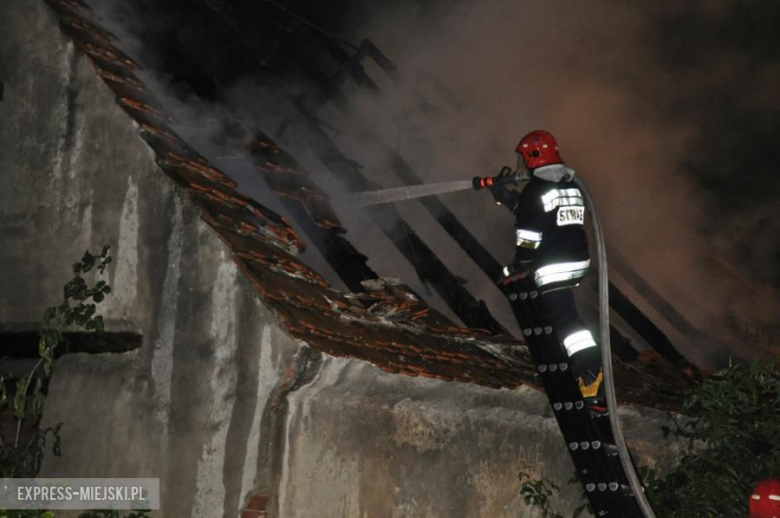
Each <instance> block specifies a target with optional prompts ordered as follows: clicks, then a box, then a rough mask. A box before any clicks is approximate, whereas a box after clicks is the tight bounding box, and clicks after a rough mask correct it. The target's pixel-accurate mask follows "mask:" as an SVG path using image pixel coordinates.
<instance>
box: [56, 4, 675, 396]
mask: <svg viewBox="0 0 780 518" xmlns="http://www.w3.org/2000/svg"><path fill="white" fill-rule="evenodd" d="M47 2H48V3H49V4H50V5H51V6H52V7H53V8H54V9H55V10H56V11H57V12H58V13H59V14H60V16H61V21H60V26H61V28H62V30H63V31H64V32H65V33H66V34H67V35H68V36H69V37H70V38H72V39H73V41H74V42H75V44H76V45H77V47H78V48H79V49H80V50H81V51H82V52H83V53H84V54H85V55H86V56H87V57H88V58H89V59H90V61H91V62H92V63H93V64H94V66H95V69H96V71H97V74H98V75H99V76H100V77H101V78H102V79H103V80H104V82H105V83H106V85H108V87H109V88H111V89H112V90H113V91H114V93H115V94H116V98H117V102H118V104H119V105H120V107H121V108H122V109H123V110H124V111H125V112H126V113H128V115H130V116H131V117H132V118H133V119H134V120H135V121H136V122H137V123H138V124H139V126H140V132H141V137H142V138H143V139H144V140H145V141H146V142H147V143H148V145H149V146H150V147H151V148H152V149H153V150H154V152H155V154H156V160H157V163H158V165H159V166H160V168H161V169H162V171H164V172H165V173H166V175H168V176H169V177H170V178H171V179H172V180H174V181H175V182H176V183H177V184H178V185H180V186H181V187H182V189H183V190H184V191H185V192H186V193H187V195H188V197H189V199H190V201H191V202H192V203H193V204H194V205H195V206H196V207H197V208H198V209H199V211H200V213H201V216H202V219H203V220H204V221H205V222H206V223H207V224H208V225H209V226H211V227H212V228H213V229H214V231H215V232H216V233H217V235H218V236H219V238H220V239H221V240H222V241H223V242H224V243H225V244H226V246H227V247H228V248H229V249H230V250H231V252H232V254H233V260H234V261H235V262H236V264H237V265H238V266H239V268H240V269H241V270H242V272H243V273H244V274H245V275H246V276H247V278H248V279H249V280H250V281H251V282H252V283H253V285H254V286H255V288H256V290H257V292H258V294H259V295H260V296H261V297H262V298H263V300H264V301H265V302H266V303H267V304H268V305H269V306H270V307H271V308H272V309H274V310H275V312H276V314H277V315H278V316H279V317H280V318H281V319H282V320H283V324H284V326H285V327H286V329H287V330H288V332H289V333H290V335H291V336H293V337H294V338H296V339H298V340H300V341H301V342H302V343H305V344H307V345H309V346H311V347H313V348H316V349H318V350H321V351H324V352H326V353H328V354H330V355H333V356H348V357H353V358H358V359H361V360H366V361H369V362H371V363H373V364H374V365H376V366H378V367H379V368H381V369H383V370H386V371H388V372H393V373H402V374H406V375H410V376H425V377H430V378H437V379H442V380H448V381H461V382H473V383H477V384H480V385H484V386H488V387H493V388H501V387H504V388H515V387H517V386H519V385H521V384H523V383H528V384H531V385H533V386H535V387H538V383H537V381H536V378H535V377H534V368H533V364H532V362H531V360H530V358H529V355H528V352H527V350H526V349H525V348H524V347H521V345H522V344H521V343H520V342H518V341H516V340H513V339H511V338H509V337H506V336H504V335H493V334H491V333H490V332H488V331H485V330H480V329H465V328H461V327H458V326H455V325H453V324H452V323H450V322H449V321H447V320H446V319H445V318H444V317H442V316H441V315H440V314H438V313H437V312H435V311H433V310H431V309H430V307H428V305H427V304H426V303H425V302H424V301H422V300H421V299H420V298H419V297H418V296H416V295H415V294H414V293H413V292H411V291H410V290H409V289H408V288H407V287H406V286H404V285H403V284H401V283H400V282H397V281H392V280H387V279H380V278H378V276H376V274H375V273H373V272H372V271H371V270H370V269H368V268H367V266H365V258H364V257H363V256H361V255H360V254H359V252H357V251H356V250H355V249H354V248H353V247H352V246H351V245H350V244H349V243H348V242H347V241H346V239H344V237H343V234H344V233H345V230H344V229H343V228H341V224H340V222H339V221H338V218H337V217H336V215H335V213H334V212H333V210H332V208H331V207H330V205H329V204H328V201H327V196H326V195H324V193H323V192H322V191H321V189H319V188H318V187H317V186H316V184H314V183H313V182H312V181H311V180H310V179H309V178H308V177H307V176H306V175H305V174H304V173H305V172H304V171H303V170H302V169H301V168H300V167H299V166H298V165H297V164H296V163H295V162H294V160H292V158H291V157H290V156H289V155H287V154H286V153H284V152H283V151H282V150H281V149H279V148H278V146H276V145H275V144H274V143H273V141H271V140H270V139H269V138H268V137H266V136H262V137H261V138H260V139H259V140H255V142H254V147H253V149H254V151H255V152H258V151H259V152H260V155H261V158H263V160H262V161H261V162H260V164H259V166H260V167H261V169H262V170H264V171H265V172H266V173H267V176H268V174H271V175H276V176H275V177H274V179H272V180H270V183H271V185H272V188H273V190H274V191H275V192H277V194H279V195H281V196H283V197H286V198H288V199H289V200H291V201H293V202H294V203H297V204H299V211H298V214H299V215H300V216H301V219H303V216H305V217H306V218H308V219H309V221H310V226H309V230H311V231H312V232H311V233H310V235H314V234H316V233H320V237H321V238H322V236H324V235H325V234H322V233H323V232H324V233H326V234H327V235H326V236H325V238H322V239H317V238H314V239H313V242H315V244H316V243H320V244H322V243H325V244H333V243H336V244H337V246H338V247H341V249H343V250H350V253H351V254H353V261H354V263H355V264H357V265H358V266H359V265H360V264H362V265H363V269H362V270H361V273H359V274H357V275H356V276H355V277H354V279H352V280H350V282H349V283H348V284H350V288H351V289H353V291H356V290H354V288H356V287H358V286H359V287H360V288H362V290H361V292H360V293H343V292H340V291H337V290H335V289H333V288H332V287H331V286H330V285H329V284H328V283H327V282H326V281H325V279H323V278H322V276H320V275H319V274H318V273H317V272H315V271H313V270H312V269H311V268H309V267H308V266H306V265H305V264H304V263H303V262H302V261H300V259H299V258H298V253H299V252H300V251H302V250H303V249H304V244H303V242H302V241H301V240H300V238H299V237H298V236H297V234H296V233H295V232H294V230H293V229H292V228H291V226H290V225H289V224H288V223H287V221H285V220H284V219H283V218H282V217H280V216H279V215H278V214H276V213H274V212H273V211H271V210H269V209H267V208H266V207H264V206H262V205H260V204H259V203H257V202H255V201H254V200H252V199H250V198H247V197H245V196H243V195H241V194H239V193H237V192H236V190H235V187H236V183H235V182H234V181H233V180H232V179H230V178H229V177H228V176H227V175H225V174H224V173H223V172H221V171H219V170H218V169H215V168H213V167H211V166H210V165H209V164H208V162H207V161H206V160H205V159H204V158H203V157H202V156H200V155H199V154H198V153H197V152H196V151H195V150H193V149H192V148H191V147H190V146H188V145H187V144H186V143H185V142H183V141H182V140H181V139H180V138H179V137H178V136H177V135H176V134H175V133H174V132H173V131H172V130H171V128H170V126H169V123H170V119H169V118H168V117H167V116H166V115H165V114H164V113H163V111H162V110H161V109H160V107H159V106H158V104H157V103H156V102H155V100H154V97H153V96H152V94H151V93H150V92H149V91H148V90H147V88H146V87H145V86H144V84H143V83H142V82H141V81H139V79H138V78H137V77H136V76H135V75H134V74H133V72H132V71H133V70H135V69H137V68H138V67H139V66H138V64H137V63H135V62H134V61H133V60H132V59H130V58H129V57H127V56H125V55H124V54H122V53H121V52H120V51H119V50H118V49H116V48H115V47H114V45H113V44H114V42H115V41H116V38H115V37H114V36H113V35H111V34H110V33H108V32H107V31H105V30H104V29H102V28H101V27H99V26H97V25H96V23H95V21H94V20H93V19H92V17H91V16H90V11H89V8H88V7H87V6H86V5H85V4H83V3H82V2H81V1H80V0H47ZM285 175H289V176H285ZM274 182H276V183H274ZM292 212H293V213H295V212H294V211H292ZM340 258H343V257H340ZM643 359H644V361H640V362H638V363H635V364H633V365H625V364H623V363H622V362H617V368H616V381H617V383H618V384H619V385H620V386H621V391H620V395H621V396H622V400H623V401H624V402H629V403H640V404H644V405H647V406H655V407H661V408H668V409H677V408H679V402H680V396H681V393H682V391H683V390H682V389H685V388H687V387H689V386H690V378H688V377H686V376H683V375H681V373H680V372H679V370H677V369H674V368H672V367H671V366H670V365H667V364H665V362H664V361H663V360H661V359H660V358H659V357H657V355H653V354H651V353H645V354H644V357H643Z"/></svg>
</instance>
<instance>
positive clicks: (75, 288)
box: [0, 245, 111, 477]
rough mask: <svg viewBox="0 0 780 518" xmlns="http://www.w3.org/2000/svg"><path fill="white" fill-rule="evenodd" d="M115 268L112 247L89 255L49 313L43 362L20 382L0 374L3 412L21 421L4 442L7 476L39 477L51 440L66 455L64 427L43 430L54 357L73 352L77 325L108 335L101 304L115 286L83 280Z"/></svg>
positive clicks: (1, 462)
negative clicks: (71, 332) (70, 340)
mask: <svg viewBox="0 0 780 518" xmlns="http://www.w3.org/2000/svg"><path fill="white" fill-rule="evenodd" d="M110 263H111V256H110V255H109V247H108V245H106V246H104V247H103V250H102V251H101V253H100V255H98V256H95V255H92V254H91V253H90V252H89V251H87V252H85V253H84V256H83V257H82V258H81V261H80V262H78V263H75V264H74V265H73V273H74V275H75V276H74V277H73V279H71V280H70V281H68V283H67V284H65V286H64V288H63V300H62V302H61V303H60V304H59V305H57V306H51V307H48V308H46V310H45V311H44V312H43V323H42V327H41V332H40V338H39V340H38V361H37V362H36V363H35V365H34V366H33V368H32V369H31V370H30V371H29V372H27V373H26V374H24V375H22V376H21V377H19V378H18V379H17V378H15V377H14V376H10V375H3V374H0V410H2V409H4V408H7V407H9V406H10V405H12V406H11V409H12V411H13V412H12V413H13V417H14V419H15V420H16V433H15V434H14V438H13V441H12V442H11V443H10V444H5V443H3V440H2V437H0V472H2V476H3V477H20V476H34V475H35V474H36V473H37V472H38V470H39V469H40V463H41V460H42V451H43V449H44V448H45V446H46V441H47V437H48V436H49V435H52V436H53V437H54V444H53V452H54V454H55V455H59V454H60V440H59V430H60V427H61V426H62V423H60V424H58V425H57V426H55V427H52V428H47V429H45V430H39V429H38V428H39V425H40V421H41V417H42V416H43V402H44V399H45V397H46V390H47V387H48V382H49V379H50V378H51V375H52V371H53V369H54V357H55V354H56V352H57V351H58V350H59V349H61V348H63V347H67V339H66V338H65V335H64V334H63V330H64V329H66V328H68V327H72V326H77V327H82V328H84V329H85V330H87V331H96V332H102V331H103V329H104V325H103V318H102V317H101V316H99V315H96V304H98V303H100V302H101V301H102V300H103V299H104V298H105V296H106V295H108V294H109V293H111V287H110V286H109V285H108V284H107V283H106V282H105V281H102V280H101V281H98V282H97V283H95V285H94V286H91V287H90V286H89V285H88V284H87V282H86V280H85V279H84V278H83V277H82V275H83V274H86V273H88V272H90V271H92V270H93V269H94V270H96V271H97V272H98V274H100V275H102V274H103V273H104V272H105V269H106V268H107V267H108V265H109V264H110ZM9 387H13V388H14V390H13V396H12V398H9ZM26 429H30V430H33V431H32V433H31V437H30V438H29V440H27V441H26V442H25V441H23V439H24V433H23V432H24V431H25V430H26Z"/></svg>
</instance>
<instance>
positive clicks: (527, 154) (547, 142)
mask: <svg viewBox="0 0 780 518" xmlns="http://www.w3.org/2000/svg"><path fill="white" fill-rule="evenodd" d="M516 151H517V152H518V153H519V154H520V156H521V157H523V162H524V163H525V166H526V167H527V168H528V169H529V170H530V169H536V168H537V167H542V166H545V165H550V164H562V163H563V160H562V159H561V154H560V153H559V152H558V143H557V142H556V141H555V137H553V136H552V135H551V134H550V133H548V132H546V131H544V130H534V131H532V132H531V133H529V134H528V135H526V136H525V137H523V138H522V139H521V140H520V142H519V143H518V144H517V149H516Z"/></svg>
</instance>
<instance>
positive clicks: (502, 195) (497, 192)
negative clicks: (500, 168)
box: [490, 185, 512, 207]
mask: <svg viewBox="0 0 780 518" xmlns="http://www.w3.org/2000/svg"><path fill="white" fill-rule="evenodd" d="M490 194H492V195H493V199H494V200H496V203H497V204H498V205H506V206H507V207H511V206H512V191H510V190H509V189H507V188H506V187H504V186H503V185H495V186H493V187H491V188H490Z"/></svg>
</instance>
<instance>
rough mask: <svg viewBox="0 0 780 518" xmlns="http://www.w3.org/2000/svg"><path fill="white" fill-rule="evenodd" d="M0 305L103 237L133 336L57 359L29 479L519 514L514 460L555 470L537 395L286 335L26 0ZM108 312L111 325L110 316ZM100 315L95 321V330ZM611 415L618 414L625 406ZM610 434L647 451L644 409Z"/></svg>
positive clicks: (296, 508) (9, 50)
mask: <svg viewBox="0 0 780 518" xmlns="http://www.w3.org/2000/svg"><path fill="white" fill-rule="evenodd" d="M0 34H2V35H3V37H2V38H0V77H3V78H5V83H6V89H5V99H4V101H2V102H0V120H1V121H2V124H0V150H2V153H0V177H2V179H3V186H4V188H3V189H2V190H0V234H1V235H2V239H3V243H4V246H2V247H0V321H2V322H5V323H13V322H30V321H36V320H38V319H39V318H40V314H41V311H42V309H43V307H45V306H46V305H49V304H52V303H56V302H58V300H59V297H60V289H61V286H62V284H63V283H64V282H65V281H67V280H68V278H69V277H70V270H69V265H70V264H71V263H72V262H73V261H74V260H76V259H78V258H79V257H80V256H81V254H82V253H83V251H84V250H85V249H87V248H89V249H91V250H93V251H94V250H98V249H99V248H100V247H101V246H102V245H103V244H104V243H108V244H110V245H111V246H112V252H113V255H114V257H115V262H114V263H113V264H112V266H111V268H110V270H109V272H108V273H109V279H108V280H109V283H110V284H111V285H112V287H113V288H114V292H113V293H112V295H111V296H110V297H109V298H108V299H107V300H106V302H105V303H104V304H101V306H102V308H101V310H102V312H103V313H104V314H105V315H106V317H107V318H108V319H110V320H111V322H116V324H112V325H114V326H115V328H116V329H119V328H121V329H127V328H132V329H135V330H137V331H138V332H140V333H141V334H142V335H143V340H144V344H143V346H142V347H141V348H140V349H138V350H135V351H132V352H128V353H122V354H103V355H85V354H76V355H69V356H65V357H63V358H61V359H59V360H58V361H57V365H56V372H55V375H54V378H53V379H52V384H51V387H50V396H49V398H48V400H47V402H46V412H45V416H44V420H45V422H44V424H45V425H50V424H54V423H58V422H64V423H65V425H64V427H63V431H62V441H63V457H61V458H56V457H52V456H48V457H47V458H46V460H45V462H44V467H43V471H42V473H41V474H42V475H45V476H122V477H132V476H144V477H160V478H161V480H162V488H163V489H162V499H163V506H164V510H163V511H162V512H161V513H159V515H160V516H166V517H168V516H170V517H180V516H182V517H183V516H197V517H211V516H237V515H238V511H239V509H240V508H241V506H242V505H243V503H244V501H245V498H246V496H247V494H248V493H249V492H250V490H251V489H252V488H256V489H257V490H258V491H259V492H260V493H261V494H263V495H265V496H268V497H269V498H270V507H269V512H270V516H279V517H284V518H287V517H309V516H317V517H326V516H332V517H342V516H347V517H351V516H360V517H365V516H372V517H373V516H380V517H382V516H387V517H401V516H404V517H406V516H440V517H449V516H477V517H479V516H482V517H498V516H534V512H533V511H531V510H525V511H524V510H523V509H522V506H521V505H520V500H519V499H518V496H517V490H518V487H519V484H518V483H517V480H516V474H517V472H518V471H519V470H521V469H524V470H526V471H528V472H530V473H531V474H538V475H544V476H547V477H550V478H553V479H554V480H555V481H556V482H557V483H558V485H560V486H561V487H563V488H564V499H563V500H562V501H561V506H560V509H561V510H563V509H564V508H566V507H571V506H573V505H574V502H575V501H577V498H576V495H577V493H578V492H579V489H578V488H576V487H573V486H569V485H567V484H566V481H567V480H568V478H569V476H570V474H571V473H572V471H573V469H572V467H571V464H570V462H569V460H568V457H567V455H566V452H565V450H564V447H563V441H562V439H561V438H560V436H559V434H558V432H557V428H556V426H555V423H554V420H553V419H552V417H551V415H550V412H549V411H548V409H547V407H546V404H545V402H544V399H543V396H542V395H541V394H539V393H536V392H533V391H531V390H530V389H523V390H518V391H513V392H510V391H506V390H502V391H495V390H489V389H483V388H480V387H476V386H471V385H463V384H451V383H443V382H437V381H432V380H427V379H410V378H405V377H401V376H394V375H389V374H386V373H383V372H381V371H379V370H378V369H375V368H373V367H371V366H370V365H367V364H365V363H361V362H356V361H350V360H343V359H340V360H334V359H327V360H326V361H325V362H324V364H323V365H322V368H321V369H320V364H319V362H318V354H316V353H313V352H312V351H310V350H308V349H299V347H298V346H297V344H296V343H295V342H294V341H293V340H292V339H290V337H289V336H288V335H286V334H285V331H284V330H283V329H281V328H280V327H279V326H278V324H277V321H276V319H275V318H274V316H273V315H272V314H270V312H269V311H268V310H267V309H266V308H265V307H264V306H263V305H262V304H261V303H260V302H259V301H258V300H257V299H256V297H255V296H254V295H253V293H254V292H253V290H252V289H251V286H250V285H249V283H248V282H247V281H246V280H245V279H244V278H243V277H242V275H241V274H240V273H239V272H238V271H237V269H236V267H235V266H234V265H233V263H232V262H231V261H230V259H229V257H228V254H227V251H226V250H225V248H224V246H223V245H222V243H221V242H220V241H219V240H218V239H217V238H216V237H215V236H214V234H213V232H212V231H211V229H209V228H208V227H207V226H206V225H205V224H203V223H202V222H201V220H200V219H199V216H198V213H197V211H196V210H195V209H194V207H193V206H191V205H190V203H189V202H188V201H187V199H186V197H184V196H183V195H182V193H181V192H180V191H178V190H177V189H176V188H175V187H174V186H173V184H172V182H171V181H170V180H168V179H167V178H166V177H164V175H163V174H162V173H161V172H160V170H159V169H158V168H157V167H156V165H155V164H154V162H153V156H152V153H151V151H150V150H149V149H148V148H147V147H146V144H144V143H143V141H142V140H141V139H140V138H139V137H138V133H137V129H136V128H135V127H134V123H132V122H131V121H130V119H129V118H128V116H127V115H126V114H125V113H124V112H122V111H121V110H120V109H119V108H118V107H117V106H116V104H115V103H114V101H113V96H112V95H111V93H110V92H109V91H108V89H107V88H106V87H105V86H104V85H103V83H102V82H101V81H99V80H98V79H97V78H96V77H95V74H94V71H93V70H92V68H91V67H90V65H89V64H88V63H87V62H86V60H85V59H83V58H82V57H80V56H79V55H78V54H77V53H76V52H74V49H73V46H72V45H71V44H70V43H68V40H67V39H66V38H65V37H64V36H62V35H61V34H60V32H59V30H58V29H57V26H56V22H55V18H54V16H53V15H52V13H50V12H49V10H48V8H47V7H46V5H45V4H44V3H43V1H42V0H6V1H4V2H3V3H2V4H0ZM120 324H121V325H120ZM109 327H110V328H111V326H109ZM626 411H627V412H629V413H631V412H634V413H637V414H638V412H637V411H632V410H630V409H627V410H626ZM646 414H647V415H646V416H644V417H642V416H639V415H636V416H635V418H632V419H631V420H630V421H629V422H628V423H626V430H627V435H628V439H629V441H631V439H632V436H633V438H634V439H636V440H635V441H634V445H635V446H637V447H638V451H639V452H640V455H639V459H640V463H641V462H643V460H645V459H648V461H649V459H650V458H656V456H658V457H657V458H660V457H661V452H662V451H663V452H664V453H668V452H667V451H665V449H664V446H663V445H662V444H661V442H660V431H658V428H659V427H660V422H659V420H660V416H659V414H657V413H652V412H647V413H646Z"/></svg>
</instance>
